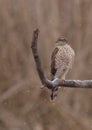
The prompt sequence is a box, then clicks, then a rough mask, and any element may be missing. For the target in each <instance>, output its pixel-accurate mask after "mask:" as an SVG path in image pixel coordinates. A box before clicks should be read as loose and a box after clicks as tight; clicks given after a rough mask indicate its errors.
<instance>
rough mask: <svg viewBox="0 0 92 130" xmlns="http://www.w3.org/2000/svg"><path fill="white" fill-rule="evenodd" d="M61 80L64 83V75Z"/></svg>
mask: <svg viewBox="0 0 92 130" xmlns="http://www.w3.org/2000/svg"><path fill="white" fill-rule="evenodd" d="M61 82H62V84H64V83H65V76H63V77H61Z"/></svg>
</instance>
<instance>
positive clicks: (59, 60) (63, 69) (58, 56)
mask: <svg viewBox="0 0 92 130" xmlns="http://www.w3.org/2000/svg"><path fill="white" fill-rule="evenodd" d="M74 56H75V52H74V50H73V49H72V48H71V47H70V45H69V44H68V41H67V40H66V39H65V38H59V39H58V40H57V41H56V47H55V49H54V51H53V53H52V56H51V75H52V82H53V83H54V82H56V80H57V79H61V81H62V83H64V81H65V76H66V74H67V73H68V71H69V70H70V69H71V68H72V64H73V61H74Z"/></svg>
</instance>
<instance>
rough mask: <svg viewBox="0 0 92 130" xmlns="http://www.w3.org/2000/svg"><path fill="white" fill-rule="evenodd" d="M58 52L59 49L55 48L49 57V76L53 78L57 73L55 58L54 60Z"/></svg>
mask: <svg viewBox="0 0 92 130" xmlns="http://www.w3.org/2000/svg"><path fill="white" fill-rule="evenodd" d="M58 50H59V49H58V48H57V47H56V48H55V49H54V51H53V53H52V56H51V74H52V75H53V76H55V73H56V71H57V68H56V67H55V58H56V54H57V53H58Z"/></svg>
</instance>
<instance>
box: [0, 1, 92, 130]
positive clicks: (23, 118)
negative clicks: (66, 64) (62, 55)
mask: <svg viewBox="0 0 92 130" xmlns="http://www.w3.org/2000/svg"><path fill="white" fill-rule="evenodd" d="M91 6H92V1H91V0H88V1H86V0H81V1H78V0H69V1H67V0H57V1H53V0H50V1H49V0H46V1H42V0H35V1H34V0H26V1H25V0H20V1H18V0H0V130H23V129H24V130H25V129H26V130H30V129H31V130H47V129H50V130H56V129H57V130H61V129H62V130H66V129H68V130H74V129H75V130H91V129H92V101H91V99H92V92H91V90H90V89H89V90H86V89H84V90H83V89H69V88H64V89H61V90H60V91H59V94H58V98H57V100H56V101H55V102H54V103H52V102H50V97H49V95H50V92H49V90H47V89H46V88H45V89H44V90H41V89H40V87H41V83H40V80H39V77H38V74H37V71H36V68H35V63H34V59H33V56H32V52H31V48H30V43H31V40H32V33H33V30H34V29H35V28H39V29H40V36H39V46H38V49H39V55H40V58H41V61H42V65H43V69H44V71H45V74H46V76H47V77H49V74H50V56H51V53H52V50H53V49H54V46H55V40H56V39H57V37H59V36H60V35H62V36H65V37H67V39H68V40H69V43H70V45H71V46H72V47H73V48H74V50H75V52H76V57H75V63H74V66H73V69H72V70H71V71H70V72H69V74H68V76H67V79H92V73H91V71H92V45H91V42H92V36H91V35H92V34H91V27H92V16H91V14H92V8H91Z"/></svg>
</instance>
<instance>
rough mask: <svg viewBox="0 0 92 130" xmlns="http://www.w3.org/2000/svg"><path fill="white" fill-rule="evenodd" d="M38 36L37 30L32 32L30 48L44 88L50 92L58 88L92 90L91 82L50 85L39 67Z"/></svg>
mask: <svg viewBox="0 0 92 130" xmlns="http://www.w3.org/2000/svg"><path fill="white" fill-rule="evenodd" d="M38 35H39V29H36V30H35V31H34V32H33V39H32V43H31V48H32V52H33V56H34V60H35V63H36V68H37V71H38V74H39V77H40V80H41V82H42V84H43V85H44V86H45V87H47V88H49V89H51V90H52V91H53V88H58V87H69V88H92V80H65V82H64V83H62V82H61V81H60V80H58V81H57V83H52V82H51V81H50V80H48V79H47V78H46V77H45V75H44V72H43V69H42V66H41V61H40V58H39V55H38V50H37V40H38Z"/></svg>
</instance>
